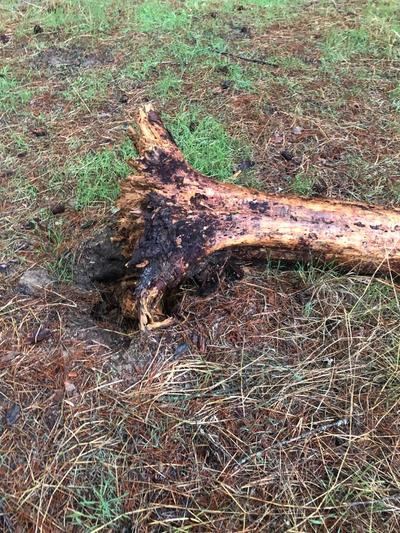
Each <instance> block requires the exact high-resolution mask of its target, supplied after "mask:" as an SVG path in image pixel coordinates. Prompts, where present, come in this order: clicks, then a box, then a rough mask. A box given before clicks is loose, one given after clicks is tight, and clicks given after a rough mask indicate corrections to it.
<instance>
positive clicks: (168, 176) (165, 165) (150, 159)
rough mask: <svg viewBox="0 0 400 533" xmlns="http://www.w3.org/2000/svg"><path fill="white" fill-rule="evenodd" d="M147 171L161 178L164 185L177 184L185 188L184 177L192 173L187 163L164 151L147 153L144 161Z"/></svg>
mask: <svg viewBox="0 0 400 533" xmlns="http://www.w3.org/2000/svg"><path fill="white" fill-rule="evenodd" d="M143 163H144V167H145V171H146V172H148V173H150V174H151V175H152V176H157V177H159V178H161V181H162V182H163V183H174V182H175V183H176V185H177V187H178V188H181V187H182V186H183V176H184V175H185V174H187V173H189V172H190V170H189V168H188V167H187V165H186V163H185V162H184V161H182V160H180V159H176V158H174V157H171V156H169V155H168V154H166V153H165V152H164V151H162V150H160V151H153V152H147V153H146V155H145V158H144V160H143Z"/></svg>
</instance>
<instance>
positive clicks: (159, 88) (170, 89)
mask: <svg viewBox="0 0 400 533" xmlns="http://www.w3.org/2000/svg"><path fill="white" fill-rule="evenodd" d="M181 86H182V79H181V77H180V76H179V75H178V74H177V73H175V72H174V71H173V70H167V71H166V72H165V73H164V74H163V75H162V76H161V77H160V78H159V79H158V80H157V81H156V83H155V85H154V94H155V96H158V97H160V98H161V99H162V100H166V99H167V98H168V97H171V96H176V95H177V94H178V93H179V92H180V89H181Z"/></svg>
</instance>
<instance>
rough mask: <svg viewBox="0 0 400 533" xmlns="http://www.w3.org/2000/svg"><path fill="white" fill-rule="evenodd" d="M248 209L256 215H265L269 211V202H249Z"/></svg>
mask: <svg viewBox="0 0 400 533" xmlns="http://www.w3.org/2000/svg"><path fill="white" fill-rule="evenodd" d="M249 207H250V209H251V210H252V211H256V212H257V213H267V212H268V211H269V209H270V206H269V202H266V201H265V202H257V200H251V202H249Z"/></svg>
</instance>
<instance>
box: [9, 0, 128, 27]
mask: <svg viewBox="0 0 400 533" xmlns="http://www.w3.org/2000/svg"><path fill="white" fill-rule="evenodd" d="M15 13H16V15H15V16H17V17H18V18H19V19H20V23H19V25H18V27H17V35H23V34H26V33H31V31H32V27H33V26H34V25H35V24H39V25H40V26H41V27H42V28H43V30H44V31H55V30H61V31H63V32H65V33H73V34H76V33H91V34H98V33H105V32H110V31H111V30H113V28H115V27H120V26H121V24H122V25H124V26H125V25H127V24H128V23H129V22H131V20H132V16H133V13H134V4H133V3H131V2H125V1H124V0H63V1H62V2H41V3H39V2H30V3H27V4H26V9H25V11H24V13H23V17H21V12H20V11H19V10H17V9H16V10H15Z"/></svg>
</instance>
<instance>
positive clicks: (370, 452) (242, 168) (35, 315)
mask: <svg viewBox="0 0 400 533" xmlns="http://www.w3.org/2000/svg"><path fill="white" fill-rule="evenodd" d="M0 53H1V64H0V131H1V133H0V180H1V181H0V191H1V221H0V232H1V250H0V254H1V255H0V263H1V264H0V300H1V301H0V339H1V340H0V530H5V531H100V530H104V531H109V530H116V531H296V532H300V531H335V532H336V531H342V532H349V531H371V532H377V531H393V532H394V531H399V528H400V514H399V513H400V495H399V472H400V451H399V449H400V448H399V446H400V426H399V396H400V322H399V317H400V305H399V300H398V292H397V286H396V285H395V282H394V281H393V280H391V279H378V278H376V279H375V278H371V277H361V276H357V275H355V274H348V275H344V274H340V273H338V272H337V271H335V269H333V268H326V269H322V268H317V267H315V266H313V265H296V266H295V267H294V268H292V269H288V268H285V267H284V266H283V265H276V264H269V263H266V262H265V261H264V262H261V263H260V262H257V263H254V262H252V263H248V264H244V265H242V266H243V268H244V271H245V276H244V278H243V279H241V280H240V281H237V282H235V283H232V282H230V281H228V280H221V283H220V286H219V287H218V288H217V291H216V292H214V293H212V294H199V293H198V291H196V290H195V287H194V286H193V285H188V286H187V287H185V288H183V289H182V290H181V291H180V293H179V294H178V296H177V301H176V303H175V313H176V315H177V317H179V321H178V322H177V325H176V326H173V327H171V328H169V329H167V330H160V331H159V332H156V333H152V334H139V333H138V332H136V331H134V330H132V327H131V325H129V324H124V323H122V322H121V321H120V320H119V319H118V316H116V314H115V310H113V309H111V310H110V309H108V308H107V304H106V303H103V304H102V303H101V302H100V301H99V294H98V292H97V291H96V289H94V288H93V287H91V286H90V285H89V286H88V285H87V284H86V283H85V277H84V276H83V275H82V271H81V270H79V266H77V265H78V264H79V257H80V255H81V251H80V248H79V246H78V243H79V242H82V241H86V240H88V239H91V238H92V237H93V236H94V235H97V234H98V233H99V232H101V230H102V228H103V227H104V226H105V225H106V223H107V221H108V220H110V219H111V218H112V217H113V215H114V209H113V201H114V200H115V198H116V197H117V196H118V187H119V183H120V181H121V179H123V177H124V176H126V175H127V174H128V173H129V169H128V165H127V164H126V160H127V159H128V158H129V157H132V156H133V155H134V152H133V150H132V147H131V146H130V143H129V142H128V141H127V136H126V128H127V125H128V124H130V122H131V120H132V117H133V115H134V112H135V110H136V109H137V107H138V106H139V105H141V104H142V103H144V102H146V101H149V100H151V101H153V102H154V104H155V106H156V107H157V108H158V109H159V110H160V111H161V112H162V115H163V118H164V119H165V120H166V122H167V124H168V127H169V128H170V129H171V131H172V132H173V134H174V135H175V137H176V139H177V141H178V143H179V144H180V146H181V147H182V148H183V150H184V152H185V154H186V156H187V157H188V159H189V160H190V162H191V163H192V164H193V165H194V166H195V167H196V168H198V169H199V170H201V171H202V172H204V173H206V174H208V175H211V176H216V177H217V178H218V179H223V180H233V181H235V182H237V183H243V184H248V185H252V186H256V187H259V188H261V189H265V190H268V191H271V192H292V193H295V194H301V195H322V196H327V197H341V198H350V199H361V200H366V201H371V202H379V203H383V204H386V205H394V204H398V203H399V202H400V181H399V178H400V173H399V168H400V126H399V118H400V114H399V113H400V83H399V73H400V11H399V8H398V3H397V1H396V0H375V1H371V2H367V1H360V0H358V1H341V0H336V1H333V0H329V1H328V0H321V1H311V0H308V1H307V0H305V1H301V0H297V1H295V0H242V1H239V0H237V1H236V0H223V1H207V0H205V1H197V0H188V1H186V2H183V1H181V2H180V1H156V0H147V1H143V2H125V1H123V0H64V1H61V0H60V1H57V0H42V1H40V0H36V1H32V2H27V1H24V0H20V1H17V0H2V2H1V4H0ZM249 60H254V61H249ZM260 60H261V61H260ZM104 253H106V252H104ZM100 255H101V253H100ZM38 267H41V268H44V269H45V270H46V271H47V274H48V275H49V276H50V277H51V279H52V280H53V282H52V283H51V284H50V285H48V286H47V288H46V289H42V290H40V289H39V290H37V289H34V290H30V289H29V287H28V289H27V288H26V286H25V287H24V286H21V283H20V282H19V280H20V278H21V276H22V275H23V274H24V273H25V272H26V271H29V270H36V269H37V268H38ZM43 275H44V274H43V272H42V277H43ZM26 293H29V294H26ZM128 346H129V348H128ZM127 348H128V349H127Z"/></svg>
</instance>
